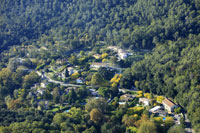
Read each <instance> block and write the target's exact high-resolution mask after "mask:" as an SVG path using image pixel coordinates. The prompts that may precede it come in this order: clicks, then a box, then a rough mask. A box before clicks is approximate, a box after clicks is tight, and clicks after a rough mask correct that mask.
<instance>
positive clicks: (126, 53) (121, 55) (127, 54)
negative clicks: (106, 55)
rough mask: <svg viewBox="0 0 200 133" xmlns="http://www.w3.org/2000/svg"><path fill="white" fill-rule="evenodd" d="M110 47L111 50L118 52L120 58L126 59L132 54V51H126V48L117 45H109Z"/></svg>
mask: <svg viewBox="0 0 200 133" xmlns="http://www.w3.org/2000/svg"><path fill="white" fill-rule="evenodd" d="M108 49H111V50H113V51H115V52H117V54H118V59H119V60H124V59H126V58H127V57H128V56H130V55H132V53H128V52H127V51H125V50H123V49H121V48H118V47H116V46H109V47H108Z"/></svg>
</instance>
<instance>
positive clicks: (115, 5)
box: [0, 0, 200, 51]
mask: <svg viewBox="0 0 200 133" xmlns="http://www.w3.org/2000/svg"><path fill="white" fill-rule="evenodd" d="M198 9H199V1H198V0H187V1H183V0H176V1H173V0H170V1H169V0H159V1H155V0H138V1H136V0H135V1H129V0H121V1H117V0H109V1H104V0H103V1H102V0H87V1H81V0H66V1H63V0H50V1H37V0H33V1H32V0H14V1H13V0H1V8H0V16H1V18H0V35H1V36H0V37H1V38H0V43H1V45H0V46H1V51H2V50H3V49H6V48H7V47H8V46H11V45H18V44H22V43H23V44H26V45H28V44H29V43H32V42H34V41H36V40H37V39H38V38H40V37H41V36H42V35H43V36H44V35H47V36H48V37H47V38H43V41H44V42H43V43H45V42H46V40H48V41H51V42H52V43H54V42H55V41H62V43H63V45H69V44H73V45H76V44H77V43H78V42H80V41H82V40H87V42H88V43H86V44H95V42H96V41H98V40H100V41H101V40H102V41H106V42H107V44H108V45H120V46H121V47H125V48H130V49H141V48H142V49H152V48H154V47H155V45H156V44H157V42H164V41H165V40H175V39H177V38H178V37H186V36H188V35H189V34H190V33H192V34H196V33H198V32H199V29H200V28H199V17H198V11H197V10H198Z"/></svg>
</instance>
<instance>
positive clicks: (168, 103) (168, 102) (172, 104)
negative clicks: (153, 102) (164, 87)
mask: <svg viewBox="0 0 200 133" xmlns="http://www.w3.org/2000/svg"><path fill="white" fill-rule="evenodd" d="M162 103H163V104H166V105H168V106H169V107H173V106H174V105H175V103H173V102H172V101H170V100H169V99H167V98H165V100H163V101H162Z"/></svg>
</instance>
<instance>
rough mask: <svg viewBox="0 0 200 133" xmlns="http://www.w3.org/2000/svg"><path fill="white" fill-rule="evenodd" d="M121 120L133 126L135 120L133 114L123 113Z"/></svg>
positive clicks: (128, 125)
mask: <svg viewBox="0 0 200 133" xmlns="http://www.w3.org/2000/svg"><path fill="white" fill-rule="evenodd" d="M122 122H123V123H124V124H125V125H126V126H127V127H130V126H134V123H135V122H136V119H135V118H134V116H133V115H131V116H129V115H127V114H126V115H124V116H123V118H122Z"/></svg>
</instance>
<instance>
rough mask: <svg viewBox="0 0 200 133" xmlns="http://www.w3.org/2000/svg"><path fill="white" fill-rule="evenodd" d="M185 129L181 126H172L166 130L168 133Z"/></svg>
mask: <svg viewBox="0 0 200 133" xmlns="http://www.w3.org/2000/svg"><path fill="white" fill-rule="evenodd" d="M184 132H185V130H184V128H182V127H181V126H173V127H171V128H170V129H169V130H168V133H184Z"/></svg>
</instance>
